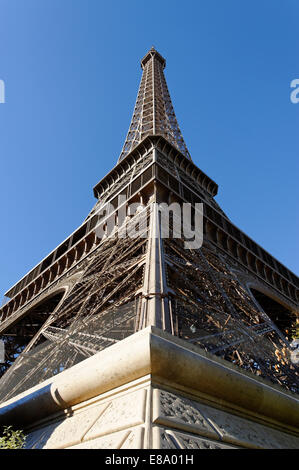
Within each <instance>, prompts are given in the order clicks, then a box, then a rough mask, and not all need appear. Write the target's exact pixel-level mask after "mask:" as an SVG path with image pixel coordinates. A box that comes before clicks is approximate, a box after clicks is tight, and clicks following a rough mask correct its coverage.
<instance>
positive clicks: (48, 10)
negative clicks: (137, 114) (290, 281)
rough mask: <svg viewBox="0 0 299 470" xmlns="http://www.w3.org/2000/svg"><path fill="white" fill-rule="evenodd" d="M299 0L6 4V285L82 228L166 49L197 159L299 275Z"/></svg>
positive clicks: (0, 8) (1, 53) (254, 232)
mask: <svg viewBox="0 0 299 470" xmlns="http://www.w3.org/2000/svg"><path fill="white" fill-rule="evenodd" d="M298 19H299V2H298V0H250V1H246V0H242V1H240V0H225V1H224V0H184V1H181V0H180V1H178V0H171V1H170V0H151V1H150V2H149V1H145V0H126V1H124V0H117V1H110V0H109V1H107V0H105V1H102V0H0V79H1V80H4V81H5V85H6V103H5V104H0V155H1V184H0V198H1V199H0V200H1V231H0V293H1V294H3V293H4V291H5V290H6V289H8V288H9V287H10V286H11V285H12V284H14V283H15V282H16V281H18V279H20V278H21V277H22V276H23V275H24V274H26V272H28V270H30V269H31V268H32V267H33V266H34V265H35V264H36V263H38V262H39V261H40V260H41V259H42V258H43V257H44V256H46V255H47V254H48V253H49V252H50V251H51V250H52V249H54V248H55V247H56V246H57V245H58V244H59V243H60V242H61V241H62V240H63V239H64V238H65V237H67V236H68V235H69V234H70V233H71V232H72V231H73V230H74V229H75V228H76V227H77V226H78V225H80V224H81V222H82V221H83V219H84V218H85V217H86V215H87V213H88V211H89V210H90V209H91V207H92V205H93V204H94V202H95V200H94V198H93V194H92V187H93V186H94V185H95V184H96V183H97V181H98V180H99V179H101V178H102V177H103V176H104V175H105V174H106V173H107V172H108V171H109V170H110V169H111V168H112V166H114V164H115V163H116V161H117V158H118V156H119V153H120V151H121V147H122V144H123V141H124V138H125V136H126V133H127V129H128V126H129V122H130V118H131V114H132V111H133V106H134V103H135V98H136V94H137V89H138V85H139V80H140V77H141V69H140V65H139V60H140V58H141V57H142V56H143V55H144V54H145V53H146V52H147V51H148V49H149V48H150V47H151V46H152V45H154V46H155V47H156V48H157V50H158V51H159V52H160V53H161V54H162V55H163V56H164V57H165V58H166V60H167V67H166V71H165V74H166V79H167V82H168V86H169V89H170V93H171V96H172V100H173V103H174V108H175V111H176V115H177V118H178V121H179V125H180V127H181V129H182V132H183V136H184V138H185V141H186V143H187V146H188V148H189V151H190V153H191V156H192V158H193V161H194V162H195V164H196V165H198V166H199V167H200V168H201V169H202V170H203V171H205V172H206V173H207V174H208V175H209V176H210V177H212V178H213V179H214V180H215V181H216V182H217V183H218V184H219V195H218V196H217V201H218V202H219V203H220V205H221V206H222V207H223V209H224V210H225V211H226V212H227V214H228V215H229V217H230V218H231V219H232V221H233V222H234V223H235V224H236V225H237V226H238V227H240V228H241V229H242V230H243V231H245V232H246V233H247V234H248V235H249V236H250V237H252V238H253V239H254V240H256V241H257V242H258V243H259V244H261V245H262V246H263V247H264V248H265V249H266V250H268V251H269V252H270V253H271V254H273V255H274V256H275V257H277V258H278V259H279V260H280V261H281V262H282V263H284V264H285V265H286V266H288V267H289V268H290V269H292V270H293V271H294V272H295V273H296V274H299V256H298V238H299V237H298V235H299V223H298V196H299V190H298V186H299V180H298V175H299V163H298V156H299V104H297V105H294V104H292V103H291V102H290V91H291V89H290V82H291V81H292V80H293V79H295V78H299V61H298V50H299V35H298V26H299V24H298Z"/></svg>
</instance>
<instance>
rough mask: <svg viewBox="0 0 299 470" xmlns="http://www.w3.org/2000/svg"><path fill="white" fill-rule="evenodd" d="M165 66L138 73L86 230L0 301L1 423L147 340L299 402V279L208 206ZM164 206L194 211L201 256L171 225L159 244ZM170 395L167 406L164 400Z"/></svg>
mask: <svg viewBox="0 0 299 470" xmlns="http://www.w3.org/2000/svg"><path fill="white" fill-rule="evenodd" d="M165 66H166V61H165V59H164V58H163V57H162V56H161V55H160V54H159V53H158V52H157V51H156V50H155V49H154V48H151V49H150V51H149V52H148V53H147V54H146V55H145V57H144V58H143V59H142V60H141V67H142V78H141V82H140V87H139V91H138V95H137V100H136V104H135V108H134V112H133V116H132V120H131V124H130V127H129V131H128V134H127V137H126V140H125V143H124V146H123V148H122V151H121V154H120V157H119V159H118V162H117V164H116V166H115V167H114V168H113V169H112V170H111V171H110V172H109V173H108V174H107V175H106V176H105V177H104V178H103V179H101V180H100V181H99V183H97V184H96V186H95V187H94V189H93V191H94V196H95V198H96V203H95V205H94V207H93V209H92V210H91V212H90V213H89V214H88V216H87V217H86V219H85V220H84V222H83V223H82V224H81V225H80V226H79V228H78V229H77V230H76V231H75V232H74V233H72V234H71V235H70V236H69V237H68V238H67V239H66V240H64V241H63V242H62V243H61V244H60V245H59V246H58V247H57V248H56V249H55V250H53V251H52V252H51V253H50V254H49V255H48V256H47V257H46V258H45V259H43V260H42V261H41V262H40V263H39V264H38V265H37V266H35V267H34V268H33V269H32V270H31V271H30V272H29V273H28V274H27V275H26V276H24V277H23V278H22V279H21V280H20V281H19V282H18V283H17V284H15V285H14V286H13V287H11V288H10V289H9V290H8V291H7V292H6V294H5V295H6V303H5V304H4V305H3V306H2V307H1V309H0V335H1V336H0V337H1V339H2V340H3V341H4V344H5V353H6V355H5V363H3V364H2V365H0V368H1V369H0V371H1V374H2V378H1V379H0V401H1V403H3V404H4V405H3V406H4V408H3V409H4V415H5V413H6V411H5V403H6V402H7V401H9V402H10V403H11V402H13V401H14V400H15V398H16V397H18V396H22V394H24V393H25V394H26V393H27V391H28V390H31V389H32V388H33V389H36V387H39V384H46V383H49V380H50V381H51V380H52V379H53V378H55V376H56V375H57V376H58V375H59V374H61V373H62V374H65V373H66V371H67V370H73V369H72V368H74V367H75V366H76V367H78V365H79V364H81V363H82V364H83V363H84V361H90V360H91V358H94V357H98V356H97V355H98V354H99V353H100V354H104V352H105V351H107V352H109V351H111V355H112V352H113V351H116V349H115V348H117V347H119V346H120V345H121V344H127V342H128V341H130V337H133V336H134V335H136V334H137V335H138V332H142V331H143V330H146V329H147V328H150V330H151V331H152V332H153V331H156V332H157V331H158V332H161V335H162V336H163V335H164V336H163V338H167V341H168V342H169V344H170V343H171V342H172V341H174V343H173V344H181V345H185V346H182V347H186V348H187V349H188V348H189V349H188V351H195V350H196V351H201V352H202V354H204V355H205V356H204V357H208V358H210V359H211V360H215V361H216V362H217V361H218V362H219V364H222V366H223V364H224V366H223V367H228V368H229V369H228V370H232V371H235V372H236V371H237V372H238V374H242V377H243V376H244V377H247V378H248V377H249V379H250V380H253V379H254V380H256V381H257V382H256V383H258V384H263V387H270V388H271V390H274V391H275V390H278V391H280V393H282V392H283V394H285V395H284V396H286V397H288V399H289V400H293V401H294V400H295V401H296V394H298V392H299V368H298V365H297V363H298V362H299V361H298V360H297V355H296V350H294V349H293V346H292V345H293V343H294V341H293V339H294V338H295V337H296V334H298V313H299V305H298V301H299V279H298V277H297V276H296V275H295V274H294V273H292V272H291V271H290V270H289V269H287V268H286V267H285V266H284V265H283V264H281V263H280V262H279V261H278V260H277V259H275V258H274V257H273V256H271V255H270V254H269V253H268V252H267V251H266V250H265V249H264V248H262V247H261V246H259V245H258V244H257V243H256V242H254V241H253V240H252V239H251V238H250V237H248V236H247V235H246V234H245V233H244V232H242V230H240V229H239V228H238V227H236V226H235V225H234V224H233V222H231V220H230V219H229V218H228V217H227V215H226V214H225V212H224V211H223V210H222V209H221V208H220V206H219V205H218V203H217V202H216V200H215V196H216V195H217V191H218V186H217V184H216V183H215V182H214V181H213V180H212V179H211V178H210V177H209V176H207V175H206V174H205V173H204V172H203V171H201V170H200V169H199V168H198V167H197V166H196V165H195V164H194V163H193V161H192V159H191V156H190V154H189V151H188V149H187V146H186V144H185V141H184V139H183V136H182V133H181V131H180V128H179V126H178V123H177V119H176V116H175V113H174V109H173V105H172V102H171V98H170V94H169V91H168V87H167V84H166V80H165V76H164V68H165ZM163 203H164V204H165V203H166V204H167V205H168V207H169V206H171V204H178V205H179V207H181V206H182V205H183V203H188V204H189V205H190V207H191V219H192V224H193V226H194V217H195V207H196V204H197V203H199V204H202V207H203V219H202V230H203V243H202V246H200V247H199V248H190V249H186V247H185V244H184V242H185V240H186V237H184V235H182V236H181V237H179V238H177V237H176V236H174V235H173V229H174V221H175V220H174V219H175V217H176V216H175V214H174V213H172V212H170V215H169V221H170V233H171V234H172V236H169V237H168V238H166V237H163V236H162V235H163V233H162V232H163V228H162V226H161V211H162V209H161V207H162V206H163ZM133 206H134V207H135V208H137V210H135V211H132V207H133ZM159 208H160V209H159ZM141 214H143V220H145V221H146V223H144V224H140V220H141V219H140V217H141ZM111 221H113V224H112V236H111V233H108V232H109V226H111ZM115 221H116V222H117V223H116V224H115ZM141 225H142V226H141ZM136 227H138V229H139V230H138V236H134V234H136ZM110 232H111V231H110ZM124 233H125V235H123V234H124ZM152 328H153V329H152ZM296 329H297V330H296ZM140 334H141V333H140ZM157 334H160V333H157ZM172 339H173V340H172ZM128 344H130V343H129V342H128ZM115 354H116V353H115ZM99 357H100V356H99ZM105 357H106V356H105ZM218 362H217V364H218ZM219 367H220V366H219ZM74 370H77V369H74ZM235 372H234V373H235ZM61 376H62V375H61ZM59 377H60V375H59ZM249 379H248V380H249ZM244 380H245V379H244ZM246 380H247V379H246ZM261 387H262V385H261ZM274 391H273V393H276V392H274ZM172 392H173V391H172ZM172 392H170V391H168V392H166V391H165V390H164V392H163V393H164V394H166V393H168V396H167V397H168V398H167V399H168V400H170V398H169V397H171V396H172V395H171V393H172ZM161 393H162V392H161ZM163 396H164V395H163ZM173 396H174V395H173ZM293 397H294V398H293ZM177 399H178V398H177V396H174V399H173V400H174V402H176V400H177ZM187 400H189V401H188V403H189V405H188V406H191V405H192V403H193V402H191V401H190V397H189V398H187ZM295 401H294V403H295ZM170 402H171V400H170ZM170 402H169V403H170ZM171 403H173V402H171ZM190 403H191V405H190ZM292 403H293V402H292ZM169 406H170V405H169ZM171 406H172V405H171ZM184 406H185V405H184ZM194 406H195V405H194ZM202 406H204V405H202ZM196 410H197V411H196ZM196 413H198V408H197V405H196V406H195V408H194V410H193V415H194V416H195V414H196ZM296 413H298V411H296ZM296 413H295V414H296ZM296 416H297V415H296ZM165 419H166V418H165ZM290 420H291V418H290ZM0 422H1V408H0ZM288 424H289V423H288ZM292 425H293V424H292ZM177 426H179V424H177ZM159 429H160V431H161V427H160V428H159ZM183 429H185V430H186V427H185V428H184V427H183ZM160 431H159V432H160ZM161 432H162V431H161ZM163 432H164V431H163ZM167 432H168V431H167ZM167 432H166V431H165V432H164V434H163V436H162V437H161V434H159V436H160V437H161V439H162V440H160V441H159V442H160V444H157V446H158V447H161V446H162V447H163V446H164V447H168V448H177V447H178V448H182V447H184V446H185V447H188V445H187V444H186V436H185V437H184V433H183V434H182V435H180V437H178V435H174V434H171V432H172V431H169V432H168V434H167ZM192 432H193V433H194V432H195V431H194V429H193V431H192ZM192 432H191V434H192ZM273 432H274V431H273ZM292 433H294V427H293V428H292ZM207 435H208V437H211V435H210V434H209V433H208V434H207ZM182 436H183V437H182ZM189 438H190V436H189ZM184 439H185V440H184ZM201 439H202V438H201ZM273 439H274V438H273ZM182 442H184V443H185V444H182ZM209 442H210V441H209ZM161 443H162V444H161ZM163 443H164V444H163ZM297 444H298V441H297ZM190 445H191V444H190ZM196 445H199V444H198V443H197V444H196ZM223 445H224V444H223ZM246 445H247V444H246ZM246 445H245V446H246ZM189 447H190V446H189ZM199 447H200V445H199ZM241 447H242V445H241ZM249 447H250V445H249ZM274 447H275V446H274Z"/></svg>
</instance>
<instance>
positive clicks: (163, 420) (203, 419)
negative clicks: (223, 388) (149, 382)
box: [153, 389, 299, 449]
mask: <svg viewBox="0 0 299 470" xmlns="http://www.w3.org/2000/svg"><path fill="white" fill-rule="evenodd" d="M153 423H155V424H161V425H165V426H169V427H171V428H176V429H181V430H186V431H188V432H192V433H195V434H200V435H202V436H206V437H210V438H212V439H220V440H221V441H224V442H227V443H230V444H236V445H239V446H241V447H250V448H261V449H262V448H265V449H283V448H285V449H287V448H299V439H298V438H296V437H294V436H292V435H289V434H286V433H284V432H281V431H277V430H276V429H273V428H270V427H266V426H263V425H261V424H259V423H256V422H253V421H251V420H248V419H245V418H241V417H238V416H236V415H233V414H231V413H227V412H225V411H222V410H219V409H216V408H213V407H210V406H207V405H205V404H203V403H200V402H197V401H195V400H190V399H188V398H186V397H183V396H180V395H178V394H174V393H170V392H168V391H165V390H158V389H155V390H154V391H153Z"/></svg>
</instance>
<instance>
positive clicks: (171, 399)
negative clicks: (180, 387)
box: [153, 389, 220, 439]
mask: <svg viewBox="0 0 299 470" xmlns="http://www.w3.org/2000/svg"><path fill="white" fill-rule="evenodd" d="M153 423H156V424H163V425H166V426H171V427H174V428H179V429H186V430H189V431H190V432H195V433H197V434H202V435H203V436H207V437H212V438H214V439H220V434H218V433H217V432H216V430H215V428H214V427H213V426H212V425H211V424H210V423H209V422H208V421H207V420H206V419H205V418H204V416H203V415H202V413H201V412H200V411H199V409H198V408H197V407H196V403H195V402H192V401H191V400H188V399H187V398H184V397H181V396H179V395H175V394H173V393H170V392H167V391H164V390H158V389H154V391H153Z"/></svg>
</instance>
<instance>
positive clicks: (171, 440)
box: [153, 427, 236, 450]
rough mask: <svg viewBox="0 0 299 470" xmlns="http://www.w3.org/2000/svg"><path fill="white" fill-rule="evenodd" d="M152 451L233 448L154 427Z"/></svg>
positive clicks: (217, 442)
mask: <svg viewBox="0 0 299 470" xmlns="http://www.w3.org/2000/svg"><path fill="white" fill-rule="evenodd" d="M153 448H154V449H210V450H211V449H233V448H236V447H235V446H230V445H226V444H223V443H221V442H219V441H213V440H211V439H205V438H201V437H198V436H194V435H192V434H188V433H182V432H179V431H174V430H169V429H163V428H158V427H155V428H154V429H153Z"/></svg>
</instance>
